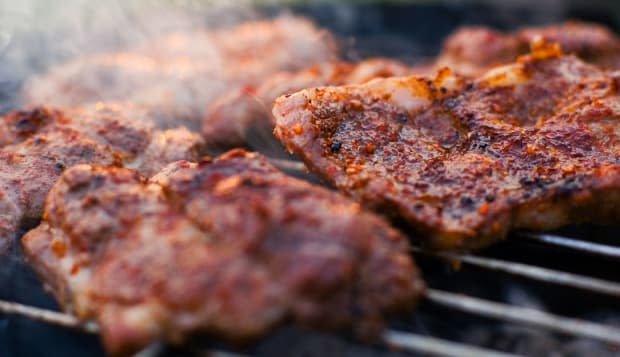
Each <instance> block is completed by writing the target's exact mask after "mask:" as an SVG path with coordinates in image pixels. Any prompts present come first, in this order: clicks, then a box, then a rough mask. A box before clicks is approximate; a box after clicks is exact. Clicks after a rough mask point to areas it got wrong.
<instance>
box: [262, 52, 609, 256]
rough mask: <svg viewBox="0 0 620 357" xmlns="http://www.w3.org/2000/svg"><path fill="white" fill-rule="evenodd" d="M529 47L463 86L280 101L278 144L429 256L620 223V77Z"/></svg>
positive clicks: (381, 84)
mask: <svg viewBox="0 0 620 357" xmlns="http://www.w3.org/2000/svg"><path fill="white" fill-rule="evenodd" d="M536 47H537V48H536V50H535V51H534V52H533V53H532V54H531V55H530V56H526V57H523V58H521V59H520V60H519V61H518V62H517V63H514V64H511V65H508V66H506V67H502V68H498V69H495V70H492V71H490V72H488V73H486V74H485V75H484V76H483V77H481V78H478V79H477V80H475V81H472V82H469V83H468V84H463V83H461V84H460V85H459V84H458V83H459V80H458V78H455V77H451V76H446V75H445V72H444V73H440V74H439V77H438V78H436V79H435V80H434V81H431V80H428V79H425V78H416V77H409V78H391V79H382V80H375V81H372V82H369V83H368V84H365V85H355V86H344V87H335V88H316V89H308V90H304V91H301V92H299V93H296V94H294V95H292V96H284V97H281V98H279V99H278V100H277V101H276V105H275V107H274V115H275V117H276V120H277V126H276V130H275V134H276V135H277V137H278V138H279V139H280V140H281V141H282V142H283V143H284V144H285V145H286V146H287V147H288V149H289V150H290V151H292V152H294V153H295V154H297V155H298V156H300V157H301V158H302V159H303V160H304V161H305V162H306V164H307V166H308V167H309V168H311V170H312V171H314V172H316V173H317V174H319V175H320V176H322V177H323V178H324V179H325V180H326V181H328V182H329V183H330V184H332V185H334V186H335V187H337V188H338V189H339V190H341V191H343V192H346V193H347V194H348V195H350V196H352V197H354V198H355V199H357V200H359V201H360V202H363V204H364V205H366V206H368V207H371V208H373V209H375V210H377V211H379V212H382V213H385V214H388V215H389V216H391V217H392V218H393V219H394V220H396V221H398V222H401V223H402V222H406V224H408V225H409V226H410V227H413V228H414V229H415V230H417V231H419V232H421V233H423V234H421V235H420V236H421V237H426V241H425V243H427V244H429V245H431V246H433V247H435V248H446V249H466V248H472V247H477V246H481V245H484V244H487V243H489V242H491V241H494V240H497V239H499V238H502V237H504V236H505V235H506V233H507V231H509V230H511V229H518V228H531V229H551V228H555V227H558V226H561V225H563V224H567V223H569V222H573V223H576V222H583V221H601V222H605V221H607V222H616V223H617V222H618V219H619V218H620V205H618V202H620V201H619V200H620V159H619V157H620V125H619V123H620V122H619V118H620V102H619V101H618V98H619V97H618V88H619V87H618V83H619V82H618V80H619V78H620V77H619V76H620V74H618V73H617V72H611V73H606V72H603V71H602V70H600V69H598V68H597V67H594V66H591V65H588V64H586V63H584V62H582V61H580V60H579V59H577V58H575V57H573V56H562V55H560V54H559V50H558V48H557V46H553V45H548V44H544V43H541V42H538V43H537V44H536ZM454 83H456V84H457V85H454Z"/></svg>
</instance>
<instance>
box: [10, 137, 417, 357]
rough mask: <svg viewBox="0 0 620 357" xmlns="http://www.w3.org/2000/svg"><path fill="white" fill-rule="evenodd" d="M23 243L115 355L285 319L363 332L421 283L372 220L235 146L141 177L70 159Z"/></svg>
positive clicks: (252, 330) (382, 225)
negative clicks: (39, 221) (211, 157)
mask: <svg viewBox="0 0 620 357" xmlns="http://www.w3.org/2000/svg"><path fill="white" fill-rule="evenodd" d="M22 245H23V250H24V252H25V254H26V256H27V257H28V259H29V261H30V262H31V263H32V264H33V266H34V267H35V269H36V271H37V272H38V273H39V274H40V275H41V276H42V277H43V280H44V281H45V282H46V283H47V284H48V285H49V287H51V290H52V292H53V293H54V294H55V295H56V297H57V298H58V299H59V301H61V303H62V305H63V306H64V307H65V308H66V309H67V310H69V311H72V312H74V313H75V314H77V316H79V317H81V318H95V319H96V320H97V321H98V322H99V324H100V326H101V329H102V336H103V341H104V345H105V346H106V348H107V349H108V351H109V352H111V353H113V354H126V353H129V352H131V351H135V350H136V349H139V348H140V347H143V346H145V345H147V344H148V343H150V342H152V341H154V340H159V339H161V340H165V341H167V342H170V343H180V342H182V341H183V340H185V339H186V338H187V337H188V336H189V335H190V334H194V333H196V332H205V333H210V334H213V335H215V336H219V337H223V338H226V339H228V340H232V341H241V340H244V339H247V338H254V337H257V336H260V335H263V334H265V333H266V332H268V331H269V330H271V329H272V328H273V327H275V326H277V325H279V324H282V323H284V322H295V323H299V324H302V325H307V326H313V327H318V328H323V329H340V328H351V327H354V328H355V329H357V332H360V333H363V334H373V333H377V332H378V331H380V328H381V327H382V324H383V316H384V314H386V313H388V312H392V311H397V310H398V311H401V310H402V309H403V308H408V307H411V306H412V304H413V303H414V302H415V300H416V298H417V296H418V295H419V294H420V292H421V290H422V289H423V284H422V282H421V280H420V278H419V277H418V273H417V271H416V268H415V266H414V264H413V262H412V259H411V257H410V255H409V249H408V247H409V246H408V244H407V240H406V238H405V237H404V236H403V235H401V234H400V233H398V232H397V231H396V230H394V229H393V228H391V227H390V226H389V225H388V224H387V223H386V222H385V221H384V220H383V219H381V218H380V217H378V216H376V215H374V214H372V213H370V212H367V211H364V210H363V209H361V208H360V206H359V204H357V203H354V202H353V201H350V200H349V199H347V198H345V197H344V196H341V195H340V194H338V193H337V192H333V191H329V190H327V189H325V188H322V187H318V186H314V185H312V184H310V183H307V182H305V181H301V180H298V179H294V178H291V177H288V176H286V175H284V174H282V173H281V172H279V171H277V170H276V169H275V168H274V167H272V166H271V165H270V164H268V163H267V161H266V160H265V159H264V158H263V157H261V156H260V155H258V154H253V153H247V152H245V151H242V150H240V149H237V150H233V151H230V152H228V153H226V154H224V155H222V156H220V157H218V158H216V159H214V160H206V161H202V162H200V163H197V164H196V163H189V162H186V161H180V162H177V163H174V164H171V165H170V166H168V167H166V168H165V169H164V170H162V172H160V173H159V174H157V175H155V176H154V177H153V178H151V179H150V180H144V179H142V178H140V176H139V175H138V174H137V173H136V172H135V171H132V170H128V169H124V168H97V167H93V166H89V165H80V166H76V167H73V168H71V169H69V170H67V171H66V172H65V173H64V174H63V175H62V176H61V178H60V179H59V180H58V182H57V183H56V184H55V185H54V187H53V188H52V190H51V192H50V194H49V196H48V199H47V201H46V207H45V219H44V221H43V223H42V224H41V225H40V226H39V227H37V228H36V229H34V230H32V231H30V232H28V233H27V234H26V235H25V236H24V238H23V240H22Z"/></svg>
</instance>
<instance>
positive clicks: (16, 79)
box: [0, 1, 620, 356]
mask: <svg viewBox="0 0 620 357" xmlns="http://www.w3.org/2000/svg"><path fill="white" fill-rule="evenodd" d="M288 9H289V11H292V12H294V13H299V14H304V15H307V16H310V17H311V18H313V19H314V20H315V21H317V22H318V23H319V24H320V25H321V26H325V27H328V28H330V29H331V30H332V31H334V32H335V33H336V34H337V35H338V36H339V39H340V40H341V43H342V44H343V46H344V47H345V48H347V49H348V50H347V52H346V57H348V58H349V59H352V60H355V59H359V58H365V57H368V56H371V55H384V56H391V57H397V58H400V59H403V60H405V61H407V62H410V63H411V62H415V61H420V60H424V59H426V58H429V57H431V56H433V55H434V54H436V53H437V51H438V49H439V47H438V46H439V44H440V43H441V40H442V39H443V38H444V37H445V36H446V35H447V34H448V33H449V32H450V31H451V30H453V29H454V28H455V27H457V26H460V25H463V24H474V23H475V24H487V25H491V26H494V27H496V28H499V29H511V28H514V27H516V26H519V25H525V24H539V23H548V22H556V21H562V20H565V19H567V18H577V19H583V20H590V21H597V22H601V23H603V24H606V25H608V26H610V27H611V28H612V29H614V30H616V31H618V29H620V18H618V17H617V16H615V15H616V14H619V12H618V11H617V10H618V9H619V8H618V5H615V4H614V3H613V2H589V3H588V4H587V5H586V4H577V2H568V1H567V2H563V1H554V2H550V3H544V4H542V3H541V2H538V3H537V2H534V1H523V2H513V3H510V4H504V3H502V4H500V3H498V4H491V3H488V2H459V3H456V4H449V3H447V2H446V3H443V2H432V1H431V2H424V3H422V4H415V3H414V4H407V3H394V4H373V3H364V4H360V5H353V4H341V5H329V4H312V3H311V4H304V5H290V6H288ZM222 11H224V10H222ZM226 11H228V10H226ZM280 11H282V7H280V6H267V7H263V8H261V9H260V11H259V12H260V13H261V14H264V15H266V16H270V15H273V14H276V13H279V12H280ZM129 15H131V12H129ZM242 16H246V15H245V13H243V14H242ZM13 21H14V22H15V19H13ZM0 30H1V28H0ZM7 33H9V34H10V36H11V37H10V40H6V41H5V42H6V44H3V42H2V41H3V40H2V39H3V37H2V36H0V54H1V56H0V111H6V110H10V109H14V108H17V107H18V106H19V102H18V98H16V96H15V93H17V88H19V86H20V84H21V82H22V80H23V79H24V78H25V76H26V75H28V74H29V73H31V70H33V69H34V70H43V69H44V68H45V66H47V65H49V64H51V63H54V62H58V61H61V60H63V59H65V58H66V57H67V56H68V55H67V54H66V53H59V52H58V51H55V50H54V43H53V42H50V39H51V38H53V36H55V35H53V33H52V32H45V33H41V32H29V31H22V32H14V33H13V32H7ZM0 35H2V32H0ZM7 36H8V35H7ZM122 41H124V40H120V39H118V38H115V37H114V35H112V36H110V38H109V41H108V42H104V43H101V44H99V45H100V47H101V46H103V47H104V48H105V47H114V46H116V45H118V44H119V43H122ZM22 47H24V48H27V49H28V51H25V50H24V49H23V48H22ZM17 49H19V50H20V55H19V56H16V55H14V53H15V51H16V50H17ZM89 50H93V48H86V49H85V51H89ZM11 51H13V52H11ZM18 61H21V62H20V63H18ZM24 61H25V62H24ZM25 64H27V66H24V65H25ZM12 68H19V70H15V71H11V69H12ZM24 68H28V70H24ZM255 149H258V150H260V149H261V148H260V147H258V148H255ZM293 166H294V165H293ZM293 173H295V174H296V175H301V176H304V174H303V173H301V172H295V171H294V170H293ZM306 177H307V178H308V179H312V177H308V176H307V175H306ZM553 234H554V235H557V236H559V237H571V238H575V239H577V240H579V241H581V242H593V243H597V244H600V246H596V247H593V246H585V247H581V248H580V249H577V248H567V247H561V246H560V245H562V242H564V245H566V244H568V243H570V242H568V243H567V242H566V241H564V240H562V239H561V238H560V239H559V242H557V241H556V242H555V243H549V242H546V243H545V242H542V241H541V240H542V239H544V236H542V235H541V234H540V233H535V234H533V235H531V236H529V238H528V236H527V235H526V234H524V233H515V234H514V235H513V236H512V237H511V239H509V240H508V241H506V242H503V243H501V244H498V245H496V246H494V247H492V248H489V249H486V250H483V251H481V252H478V253H476V254H475V255H474V256H473V257H474V258H472V256H468V257H467V258H462V260H461V263H459V261H460V260H459V258H458V257H455V256H452V257H442V258H438V257H437V256H432V255H428V254H425V253H423V252H415V253H414V254H415V256H416V258H417V261H418V263H419V265H420V267H421V269H422V271H423V273H424V278H425V280H426V281H427V283H428V286H429V287H430V288H432V289H436V290H431V293H430V294H429V295H428V296H427V298H426V299H424V300H423V302H422V303H421V305H420V306H419V308H418V309H417V310H416V311H415V312H414V313H412V314H411V315H410V316H400V317H398V318H396V319H393V320H392V323H391V326H390V331H399V332H406V333H413V334H415V335H414V336H413V339H412V338H411V336H409V338H408V339H406V341H405V340H398V341H397V338H396V337H402V336H395V335H390V336H391V337H392V338H393V340H392V341H391V342H393V343H392V344H391V347H386V345H385V344H384V343H380V342H379V343H376V344H374V345H364V344H360V343H359V342H356V341H354V340H353V339H351V338H349V337H347V336H335V335H328V334H322V333H316V332H310V331H301V330H300V329H297V328H293V327H290V328H283V329H281V330H279V331H277V332H276V333H274V334H273V335H272V336H270V337H268V338H266V339H265V340H263V341H260V342H259V343H258V344H256V345H251V346H248V347H247V348H246V349H245V350H241V351H236V352H238V353H243V354H247V355H253V356H271V355H291V356H320V355H345V356H349V355H350V356H387V355H400V354H402V355H412V354H416V353H419V354H421V355H425V354H429V353H431V352H432V351H431V350H429V348H435V350H434V351H435V353H439V352H443V354H447V355H450V354H451V353H450V350H449V349H448V350H446V349H445V348H447V347H449V345H447V344H446V343H445V342H439V343H436V344H435V343H432V341H428V340H421V339H416V338H415V336H431V337H436V338H440V339H443V340H448V341H453V342H458V343H462V344H466V345H469V346H478V347H483V348H488V349H492V350H497V351H504V352H509V353H514V354H523V355H558V356H560V355H561V356H564V355H566V356H573V355H574V356H577V355H596V356H605V355H610V356H611V355H617V353H619V352H620V301H619V300H618V297H620V287H619V285H617V284H616V285H614V283H612V282H613V281H618V273H617V267H618V262H619V261H620V255H619V254H617V253H615V251H614V248H613V246H614V245H616V246H618V242H617V236H618V235H619V234H620V229H618V228H614V227H601V226H589V225H587V226H571V227H566V228H564V229H562V230H560V231H558V232H553ZM597 247H598V248H601V247H602V250H603V251H602V252H601V251H599V252H598V253H594V252H587V251H585V250H587V249H590V251H592V250H595V249H597ZM605 247H607V248H605ZM615 249H618V248H617V247H616V248H615ZM599 250H601V249H599ZM605 252H607V253H608V254H604V253H605ZM614 253H615V254H616V255H615V256H614ZM475 257H483V258H492V259H495V261H493V262H489V261H488V260H482V261H480V260H476V259H475ZM1 259H2V265H1V267H0V299H2V300H5V301H12V302H18V303H21V304H24V305H27V306H35V307H39V308H43V309H47V310H55V309H56V304H55V303H54V301H53V300H52V299H51V297H49V296H48V295H47V294H46V293H45V292H44V291H43V290H42V288H41V286H40V284H39V283H38V281H37V279H36V277H35V276H34V274H33V273H32V272H31V271H30V270H29V268H28V267H26V266H25V264H24V263H23V262H22V260H21V255H20V252H19V251H18V249H17V248H13V249H12V251H11V252H10V254H9V255H8V256H6V257H4V256H3V257H1ZM498 260H499V263H498V262H497V261H498ZM505 262H519V263H523V264H527V265H530V266H536V267H545V268H548V269H553V270H557V271H561V272H569V273H574V274H578V275H582V276H587V277H593V278H597V279H603V280H605V282H602V283H601V282H600V281H597V282H595V284H594V286H592V284H591V283H592V282H591V281H586V282H584V280H583V279H582V278H579V277H578V278H575V277H572V279H571V277H569V278H566V279H565V280H563V282H564V283H563V284H557V283H554V282H549V281H542V280H541V278H540V274H539V275H538V276H539V277H538V278H532V277H524V276H522V274H523V273H521V274H516V273H514V274H509V273H506V272H504V271H502V270H505V269H513V270H514V269H516V268H515V267H514V266H513V265H508V267H506V265H505ZM493 264H494V268H489V265H493ZM498 265H499V266H500V267H498ZM459 266H460V268H459ZM483 266H484V267H483ZM522 270H523V269H521V270H520V271H522ZM525 270H527V271H528V272H531V269H530V270H528V269H525ZM532 274H533V273H532ZM561 278H562V276H560V275H558V274H556V273H553V274H551V278H550V279H552V280H558V279H561ZM567 279H568V280H571V281H570V282H569V283H566V281H567ZM575 279H577V280H578V282H577V283H575V282H574V281H575ZM597 283H598V284H597ZM570 284H582V285H584V284H585V285H588V286H587V287H585V288H583V287H582V288H575V287H571V286H567V285H570ZM593 289H598V290H599V293H597V292H594V291H592V290H593ZM600 291H605V293H600ZM435 292H437V294H435ZM443 292H453V293H459V294H465V295H467V296H470V297H476V298H480V299H484V300H490V301H495V302H501V303H504V304H507V305H511V306H513V307H525V308H529V309H536V310H539V311H544V312H547V313H550V314H555V315H558V316H565V317H570V318H575V319H580V320H583V321H590V322H594V323H597V324H600V326H602V327H601V330H600V331H599V330H596V328H595V327H592V326H585V327H584V326H581V327H580V326H577V327H576V328H574V329H573V328H572V327H571V326H568V325H567V324H566V323H562V322H560V323H559V325H562V326H564V328H566V329H568V330H571V331H566V330H565V331H564V332H565V333H558V332H557V331H555V332H554V331H553V329H550V328H543V327H540V326H539V327H536V326H535V324H532V323H531V321H530V323H523V321H521V322H511V321H510V320H511V319H510V318H508V317H507V315H506V314H502V313H500V315H502V316H499V318H497V317H498V316H495V317H494V318H491V317H490V316H489V314H488V307H487V308H483V310H486V311H487V313H482V314H481V313H475V314H472V313H470V312H466V311H463V309H466V308H467V307H463V306H461V307H458V306H455V304H453V303H450V302H449V301H451V300H450V298H455V299H456V300H459V301H461V302H463V301H469V300H467V299H459V298H458V296H453V295H442V294H444V293H443ZM447 300H449V301H447ZM0 308H1V306H0ZM469 308H471V306H470V307H469ZM0 310H1V309H0ZM517 315H519V316H523V315H522V314H517ZM523 318H527V316H525V317H523ZM533 320H535V321H539V322H540V321H541V320H545V321H547V322H548V319H547V318H546V317H540V316H539V317H537V318H534V319H533ZM535 321H534V322H535ZM539 324H540V323H539ZM578 325H579V324H578ZM567 326H568V327H567ZM605 326H607V327H610V328H609V329H605ZM614 326H615V327H614ZM547 327H549V326H547ZM579 331H580V332H579ZM576 332H577V333H576ZM588 334H589V335H590V336H589V337H590V338H588V337H587V336H585V335H588ZM597 334H598V335H597ZM593 335H595V336H593ZM390 336H388V337H390ZM592 337H594V338H592ZM411 341H414V342H412V343H413V344H414V345H413V346H411V345H410V346H409V347H407V343H408V342H411ZM395 345H400V346H395ZM0 346H2V348H1V350H0V355H2V356H5V355H6V356H50V355H58V356H83V355H91V356H99V355H103V350H102V349H101V347H100V345H99V342H98V339H97V337H96V336H95V335H93V334H89V333H83V332H79V331H73V330H71V329H67V328H63V327H57V326H54V325H53V324H50V323H45V322H40V321H36V320H35V319H31V318H27V317H21V316H19V314H0ZM437 346H439V347H437ZM437 348H438V349H439V350H437ZM459 348H461V349H459V350H458V351H459V353H458V354H459V355H467V350H464V349H462V347H459ZM213 350H217V351H229V346H225V345H220V344H218V343H217V341H209V340H206V339H204V338H197V339H196V342H195V343H193V344H192V346H190V347H187V348H185V349H183V350H176V349H172V348H168V347H163V346H152V347H151V348H149V349H147V350H145V351H143V355H146V356H174V355H196V356H202V355H207V354H208V351H213ZM452 352H454V351H452ZM472 353H473V354H472V355H483V354H482V352H481V351H472ZM439 354H441V353H439Z"/></svg>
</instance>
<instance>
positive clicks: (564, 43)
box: [436, 22, 620, 76]
mask: <svg viewBox="0 0 620 357" xmlns="http://www.w3.org/2000/svg"><path fill="white" fill-rule="evenodd" d="M537 38H538V39H542V40H543V41H545V42H556V43H558V44H559V45H560V47H561V48H562V51H564V52H565V53H567V54H575V55H576V56H578V57H579V58H581V59H583V60H585V61H587V62H589V63H592V64H596V65H599V66H602V67H603V68H607V69H618V68H620V40H619V39H618V37H617V36H616V35H615V34H613V33H612V32H611V31H610V30H609V29H608V28H606V27H604V26H601V25H598V24H592V23H583V22H566V23H563V24H557V25H549V26H533V27H524V28H520V29H517V30H515V31H513V32H509V33H503V32H499V31H495V30H493V29H490V28H488V27H482V26H466V27H462V28H460V29H458V30H457V31H455V32H454V33H453V34H451V35H450V36H449V37H448V38H447V39H446V41H445V42H444V45H443V49H442V52H441V53H440V55H439V57H438V59H437V61H436V66H437V67H444V66H447V67H450V68H451V69H452V70H454V71H456V72H457V73H459V74H461V75H465V76H479V75H481V74H483V73H484V72H485V71H487V70H488V69H490V68H491V67H493V66H497V65H502V64H507V63H511V62H513V61H514V60H515V58H517V56H518V55H522V54H526V53H527V52H528V50H529V45H530V42H532V41H533V40H534V39H537Z"/></svg>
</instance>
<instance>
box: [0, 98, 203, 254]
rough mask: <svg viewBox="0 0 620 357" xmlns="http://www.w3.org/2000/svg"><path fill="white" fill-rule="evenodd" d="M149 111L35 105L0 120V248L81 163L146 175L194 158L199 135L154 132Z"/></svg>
mask: <svg viewBox="0 0 620 357" xmlns="http://www.w3.org/2000/svg"><path fill="white" fill-rule="evenodd" d="M148 117H149V112H148V111H146V110H142V109H140V108H138V107H135V106H130V105H120V104H101V103H100V104H97V105H93V106H83V107H75V108H67V109H64V110H57V109H51V108H46V107H39V108H35V109H32V110H27V111H18V112H11V113H7V114H5V115H4V116H3V117H2V119H1V120H0V246H5V245H6V244H7V243H8V242H9V241H10V240H11V239H12V238H13V237H14V236H15V234H16V233H17V231H18V229H19V228H20V226H21V225H24V226H29V225H31V224H32V223H35V222H36V221H37V220H38V219H39V218H40V217H41V213H42V209H43V202H44V200H45V196H46V195H47V193H48V191H49V189H50V187H51V186H52V184H53V183H54V182H55V181H56V179H57V178H58V176H59V175H60V174H61V173H62V171H63V170H64V169H65V168H68V167H70V166H73V165H76V164H81V163H92V164H98V165H125V166H128V167H132V168H135V169H137V170H138V171H139V172H141V173H143V174H146V175H149V174H151V173H154V172H156V171H157V170H160V169H161V168H162V167H163V166H164V165H166V164H168V163H170V162H173V161H176V160H179V159H195V158H198V157H200V148H201V146H202V139H201V138H200V137H199V136H198V135H197V134H194V133H191V132H189V131H187V130H186V129H169V130H157V129H154V128H153V127H152V126H150V125H148V124H145V123H147V122H148V121H149V119H148Z"/></svg>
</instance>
